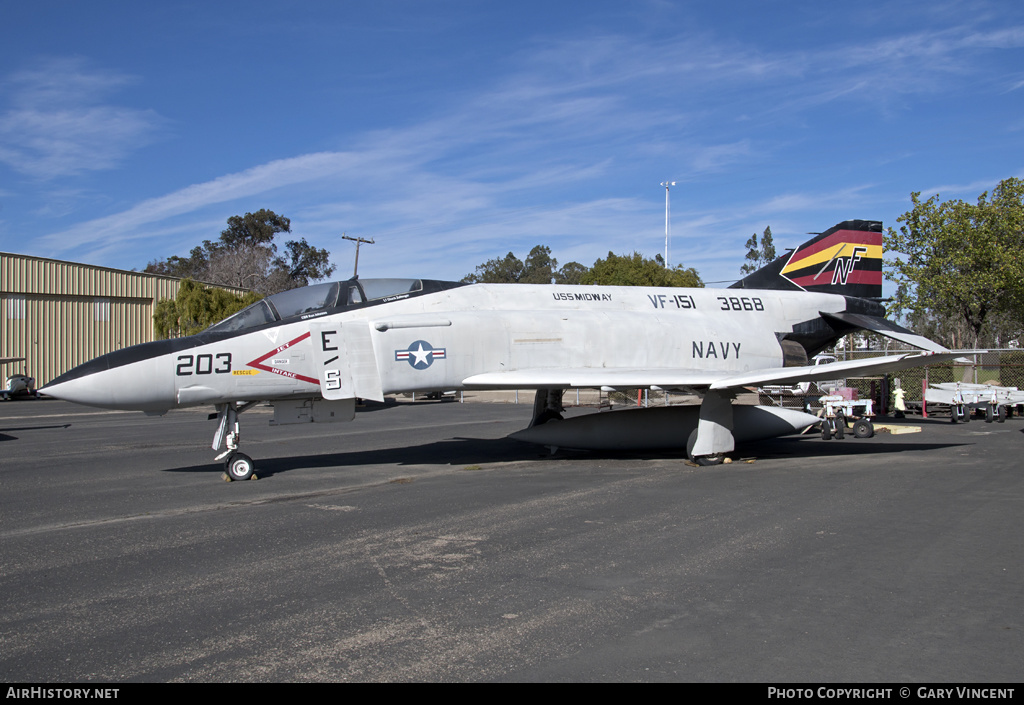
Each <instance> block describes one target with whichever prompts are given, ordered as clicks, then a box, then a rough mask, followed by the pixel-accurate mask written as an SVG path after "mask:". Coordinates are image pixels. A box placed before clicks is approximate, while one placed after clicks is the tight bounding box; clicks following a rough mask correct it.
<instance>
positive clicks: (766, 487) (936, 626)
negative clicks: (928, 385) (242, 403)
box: [0, 400, 1024, 684]
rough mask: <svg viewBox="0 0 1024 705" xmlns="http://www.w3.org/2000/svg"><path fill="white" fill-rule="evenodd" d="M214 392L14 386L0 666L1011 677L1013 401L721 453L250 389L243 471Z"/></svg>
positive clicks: (1020, 592) (411, 406)
mask: <svg viewBox="0 0 1024 705" xmlns="http://www.w3.org/2000/svg"><path fill="white" fill-rule="evenodd" d="M208 412H209V410H208V409H203V410H183V411H175V412H171V413H169V414H167V415H166V416H164V417H161V418H156V417H147V416H144V415H143V414H141V413H126V412H107V411H102V410H97V409H88V408H85V407H77V406H74V405H71V404H67V403H64V402H58V401H52V400H49V401H44V400H39V401H18V402H4V403H0V606H2V609H0V679H2V680H4V681H7V682H86V681H99V682H130V681H196V682H221V681H226V682H238V681H744V682H746V681H752V682H769V683H787V682H849V681H857V682H878V681H881V682H905V683H908V684H909V683H921V682H1014V681H1018V680H1019V679H1020V676H1021V663H1022V662H1021V654H1022V653H1024V610H1022V605H1024V599H1022V598H1024V539H1022V534H1021V518H1022V516H1024V511H1022V510H1024V472H1022V470H1021V463H1020V457H1021V454H1022V449H1024V434H1022V429H1024V421H1022V420H1021V419H1018V418H1012V419H1010V420H1008V421H1007V422H1006V423H1004V424H985V423H982V422H979V421H974V422H972V423H969V424H951V423H949V421H948V419H947V418H941V417H940V418H931V419H927V420H922V419H921V418H920V417H914V418H911V419H907V420H906V421H905V422H904V423H905V424H906V425H909V426H915V427H920V428H921V431H920V432H917V433H908V434H899V435H888V434H879V435H877V436H876V437H875V438H872V439H855V438H852V437H851V436H849V435H848V436H847V437H846V438H844V439H843V440H838V441H837V440H832V441H822V440H821V439H820V438H819V437H817V436H814V435H808V436H802V437H797V438H789V439H778V440H774V441H770V442H764V443H759V444H755V445H749V446H745V447H741V448H740V449H739V451H738V452H737V453H736V454H735V455H734V458H735V462H732V463H731V464H728V465H722V466H718V467H708V468H704V467H695V466H692V465H690V464H688V463H687V462H686V460H685V458H684V456H683V454H681V453H680V454H677V455H671V454H632V453H583V452H567V451H559V452H558V453H556V454H555V455H554V456H551V455H549V454H548V452H547V451H546V450H545V449H543V448H538V447H535V446H530V445H527V444H523V443H520V442H517V441H513V440H509V439H507V438H506V435H507V434H508V433H511V432H513V431H515V430H518V429H520V428H522V427H523V426H525V425H526V423H527V421H528V419H529V415H530V406H529V405H519V406H516V405H511V404H483V403H478V404H459V403H456V402H417V403H403V404H398V405H392V406H387V407H385V406H380V405H371V406H369V407H366V408H363V409H360V410H359V411H358V412H357V414H356V419H355V421H354V422H352V423H342V424H308V425H299V426H278V427H272V426H269V424H268V421H269V420H270V418H271V413H270V411H269V409H267V408H266V407H257V408H255V409H253V410H251V411H249V412H246V413H245V414H243V415H242V416H241V421H242V436H243V444H242V445H243V450H244V451H245V452H247V453H248V454H249V455H251V456H252V457H253V458H255V460H256V467H257V476H258V478H259V479H257V480H253V481H248V482H235V483H229V482H225V481H223V480H222V472H223V470H222V466H221V465H220V464H219V463H217V462H215V461H214V459H213V458H214V452H213V451H212V450H211V449H210V447H209V445H210V441H211V439H212V436H213V432H214V426H215V424H214V422H213V421H209V420H208V419H207V413H208ZM614 413H621V412H614Z"/></svg>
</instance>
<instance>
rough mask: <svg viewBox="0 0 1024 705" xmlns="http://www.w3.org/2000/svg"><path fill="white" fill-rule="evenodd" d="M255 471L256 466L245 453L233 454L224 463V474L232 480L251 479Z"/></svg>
mask: <svg viewBox="0 0 1024 705" xmlns="http://www.w3.org/2000/svg"><path fill="white" fill-rule="evenodd" d="M255 471H256V466H255V465H253V462H252V458H250V457H249V456H248V455H246V454H245V453H232V454H231V455H229V456H228V457H227V459H226V460H225V461H224V472H226V473H227V476H228V479H230V480H248V479H251V478H252V476H253V473H254V472H255Z"/></svg>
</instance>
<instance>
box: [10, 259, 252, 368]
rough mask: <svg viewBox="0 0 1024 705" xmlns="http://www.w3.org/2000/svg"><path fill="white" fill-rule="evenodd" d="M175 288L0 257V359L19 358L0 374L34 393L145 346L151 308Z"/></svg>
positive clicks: (139, 276) (150, 277)
mask: <svg viewBox="0 0 1024 705" xmlns="http://www.w3.org/2000/svg"><path fill="white" fill-rule="evenodd" d="M180 283H181V280H179V279H177V278H175V277H167V276H160V275H155V274H146V273H143V272H128V271H124V270H119V269H110V268H107V267H92V266H89V265H85V264H77V263H74V262H63V261H60V260H52V259H46V258H41V257H28V256H26V255H17V254H9V253H5V252H0V357H11V356H14V357H24V358H26V359H25V362H17V363H11V364H9V365H6V366H5V369H3V370H2V373H0V374H2V376H3V379H6V376H7V375H10V374H14V373H16V372H17V373H21V372H24V373H26V374H28V375H30V376H32V377H35V378H36V384H37V386H40V387H41V386H43V385H44V384H45V383H46V382H49V381H50V380H52V379H53V378H55V377H57V376H59V375H61V374H63V373H64V372H67V371H68V370H70V369H71V368H73V367H75V366H76V365H80V364H82V363H83V362H87V361H89V360H91V359H92V358H94V357H96V356H98V355H103V354H105V353H108V352H112V351H114V350H119V349H121V348H125V347H128V346H131V345H137V344H139V343H146V342H149V341H151V340H153V310H154V307H155V305H156V302H157V301H159V300H160V299H173V298H175V297H176V296H177V295H178V289H179V287H180ZM225 288H226V287H225ZM228 290H229V291H231V292H232V293H236V294H241V293H244V291H243V290H238V289H228ZM3 379H0V384H2V383H3Z"/></svg>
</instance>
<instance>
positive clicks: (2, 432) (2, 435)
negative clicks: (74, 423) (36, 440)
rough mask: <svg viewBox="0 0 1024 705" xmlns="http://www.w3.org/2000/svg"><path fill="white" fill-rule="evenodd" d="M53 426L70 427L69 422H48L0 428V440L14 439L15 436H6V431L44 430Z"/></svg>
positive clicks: (16, 438)
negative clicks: (45, 424)
mask: <svg viewBox="0 0 1024 705" xmlns="http://www.w3.org/2000/svg"><path fill="white" fill-rule="evenodd" d="M54 428H71V424H69V423H59V424H49V425H47V426H19V427H17V428H0V441H16V440H18V437H17V436H8V435H7V432H8V431H46V430H49V429H54Z"/></svg>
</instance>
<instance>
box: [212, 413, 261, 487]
mask: <svg viewBox="0 0 1024 705" xmlns="http://www.w3.org/2000/svg"><path fill="white" fill-rule="evenodd" d="M258 403H259V402H255V401H248V402H230V403H228V404H218V405H217V415H216V418H217V420H218V424H217V432H216V433H215V434H213V449H214V450H220V449H221V448H225V447H226V450H225V451H224V452H223V453H221V454H220V455H218V456H217V458H216V459H217V460H223V461H224V477H225V478H226V479H227V480H228V481H233V480H251V479H254V478H255V477H256V465H255V464H254V463H253V461H252V458H250V457H249V456H248V455H246V454H245V453H240V452H239V451H238V446H239V444H240V443H241V441H242V433H241V431H240V430H239V427H238V415H239V414H241V413H242V412H244V411H246V410H248V409H251V408H252V407H253V406H255V405H256V404H258ZM210 418H214V416H213V415H212V414H211V416H210Z"/></svg>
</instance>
